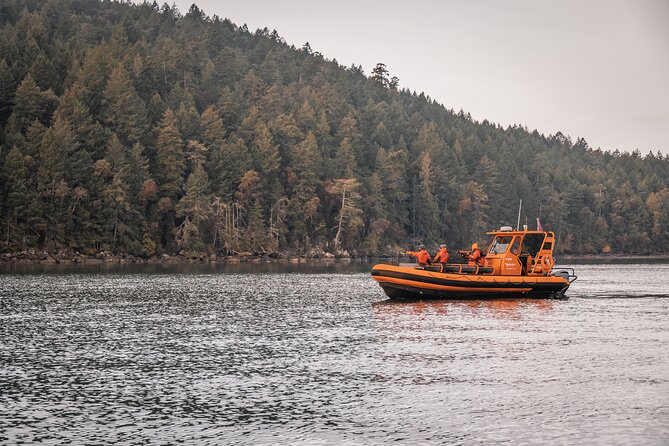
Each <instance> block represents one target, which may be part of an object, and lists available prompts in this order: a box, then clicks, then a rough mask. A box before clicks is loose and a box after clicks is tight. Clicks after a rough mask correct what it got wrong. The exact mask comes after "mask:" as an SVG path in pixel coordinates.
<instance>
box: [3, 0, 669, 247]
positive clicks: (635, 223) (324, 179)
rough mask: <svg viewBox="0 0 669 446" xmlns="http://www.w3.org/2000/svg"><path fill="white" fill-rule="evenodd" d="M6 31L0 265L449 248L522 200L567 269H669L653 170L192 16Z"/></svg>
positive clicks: (668, 168)
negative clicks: (627, 257)
mask: <svg viewBox="0 0 669 446" xmlns="http://www.w3.org/2000/svg"><path fill="white" fill-rule="evenodd" d="M0 27H1V28H2V30H1V32H2V36H3V39H2V42H1V43H0V160H1V161H2V164H1V168H0V179H1V184H0V216H1V217H2V218H1V219H0V228H1V229H2V236H1V237H0V240H1V245H0V248H1V249H5V250H17V249H25V248H30V247H37V248H46V249H50V250H59V249H73V250H81V251H90V250H91V249H93V250H99V249H110V250H114V251H117V252H124V253H132V254H137V255H144V256H150V255H156V254H161V253H165V252H167V253H170V252H179V251H185V252H200V253H205V252H206V253H209V252H221V253H233V252H256V253H263V252H264V253H273V252H277V251H292V252H295V253H308V252H318V251H322V250H329V251H331V252H343V251H348V252H350V253H358V254H364V253H392V252H395V250H396V247H398V246H402V245H403V246H404V247H410V246H409V245H411V244H413V243H416V242H418V241H422V242H424V243H425V244H427V245H428V246H431V245H432V244H433V243H439V242H447V243H448V244H449V246H452V247H453V248H456V247H458V246H460V247H465V246H468V245H469V243H471V242H472V241H474V240H475V241H479V242H483V241H485V238H484V237H485V236H484V232H485V231H486V230H488V229H493V228H497V227H499V226H500V225H502V224H512V225H514V224H515V222H516V218H517V216H516V212H517V206H518V201H519V200H520V199H521V198H522V199H523V209H524V212H523V215H522V217H521V224H524V223H525V221H526V220H527V221H528V223H529V225H530V226H533V225H534V222H535V219H536V218H537V217H540V219H541V222H542V224H543V225H544V228H546V229H548V230H553V231H555V232H556V235H557V237H558V247H557V248H558V250H560V251H565V252H573V253H600V252H612V253H616V252H625V253H653V252H668V251H669V229H667V228H669V225H667V219H668V218H669V157H667V156H665V155H662V154H660V153H650V154H649V155H647V156H645V157H642V156H641V155H640V154H639V153H638V152H633V153H620V152H618V151H615V152H604V151H602V150H599V149H597V150H594V149H592V148H591V147H589V146H588V144H587V142H586V141H585V140H583V139H582V138H579V139H577V140H576V142H573V141H572V140H571V139H570V138H569V137H566V136H565V135H563V134H561V133H557V134H556V135H549V136H546V135H541V134H539V133H538V132H536V131H534V132H529V131H528V130H527V129H526V128H523V127H520V126H511V127H508V128H502V127H500V126H499V125H496V124H492V123H489V122H488V121H483V122H477V121H474V120H473V119H472V118H471V116H470V115H469V114H466V113H464V112H462V111H461V112H459V113H454V112H453V111H452V110H448V109H446V108H445V107H444V106H443V105H441V104H438V103H436V102H435V101H433V100H431V99H430V98H429V97H428V96H426V95H425V94H422V93H421V94H416V93H411V92H410V91H408V90H400V89H399V86H398V80H397V78H395V77H391V75H390V73H389V72H388V69H387V68H386V66H385V65H384V64H382V63H380V64H377V65H376V67H374V68H373V70H372V72H371V76H370V77H366V76H365V75H364V73H363V71H362V67H356V66H352V67H350V68H345V67H342V66H340V65H339V64H338V63H337V62H336V61H334V60H328V59H326V58H325V57H323V56H322V55H321V54H320V53H318V52H315V51H314V50H313V49H311V47H310V46H309V45H308V44H307V45H305V46H304V47H303V48H300V49H298V48H295V47H292V46H289V45H287V44H286V43H285V42H284V41H283V39H281V38H280V37H279V36H278V35H277V34H276V32H274V33H271V32H269V31H268V30H266V29H265V30H259V31H258V32H256V33H250V32H249V31H248V29H246V27H241V28H240V27H237V26H235V25H233V24H232V23H230V22H229V21H227V20H224V21H221V20H219V19H218V18H216V19H210V18H208V17H206V16H205V14H204V12H203V11H202V10H200V9H199V8H197V7H196V6H193V7H191V8H190V10H189V11H188V13H187V14H186V15H185V16H183V17H182V16H181V15H180V14H179V12H178V11H177V10H176V9H174V8H171V7H169V6H167V5H164V6H163V7H161V8H158V7H157V6H153V5H150V4H148V3H145V4H141V5H135V4H132V3H128V2H98V1H94V0H76V1H75V0H64V1H61V2H58V4H57V5H56V4H55V3H54V2H50V1H46V0H31V1H25V0H16V1H13V2H10V3H9V4H8V5H7V6H6V7H3V17H2V20H0ZM411 247H413V246H411Z"/></svg>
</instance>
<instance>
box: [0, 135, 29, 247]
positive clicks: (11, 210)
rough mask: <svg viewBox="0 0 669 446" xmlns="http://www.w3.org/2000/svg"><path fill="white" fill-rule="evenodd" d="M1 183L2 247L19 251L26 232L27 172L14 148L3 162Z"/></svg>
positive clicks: (21, 158) (19, 152) (19, 153)
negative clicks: (3, 188)
mask: <svg viewBox="0 0 669 446" xmlns="http://www.w3.org/2000/svg"><path fill="white" fill-rule="evenodd" d="M1 174H2V177H1V178H2V182H3V184H4V186H5V188H6V192H5V193H6V197H7V200H6V203H5V212H3V214H4V215H5V216H6V221H3V222H1V224H2V225H3V226H4V227H5V230H4V231H3V232H4V234H3V235H4V237H3V239H4V240H3V241H4V246H5V248H6V249H20V248H22V247H23V246H24V235H25V231H26V227H25V225H26V207H27V206H28V205H29V204H30V202H29V200H28V187H27V184H26V180H27V172H26V168H25V165H24V159H23V155H22V154H21V151H20V150H19V149H18V148H17V147H16V146H14V147H12V150H10V151H9V153H8V154H7V157H6V158H5V160H4V164H3V168H2V172H1Z"/></svg>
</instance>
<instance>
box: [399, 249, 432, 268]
mask: <svg viewBox="0 0 669 446" xmlns="http://www.w3.org/2000/svg"><path fill="white" fill-rule="evenodd" d="M404 254H406V255H409V256H412V257H415V258H416V261H417V262H418V264H419V265H420V266H425V265H430V264H431V263H432V260H431V259H430V253H429V252H427V251H426V250H425V245H420V246H418V251H416V252H414V251H404Z"/></svg>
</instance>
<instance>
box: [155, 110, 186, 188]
mask: <svg viewBox="0 0 669 446" xmlns="http://www.w3.org/2000/svg"><path fill="white" fill-rule="evenodd" d="M156 131H157V135H158V137H157V140H156V158H157V164H158V171H157V175H156V176H157V179H158V186H159V188H160V191H161V193H160V194H161V196H162V197H167V198H170V199H172V200H173V201H175V200H177V199H178V198H179V196H180V195H181V189H182V186H183V177H182V175H183V172H184V168H185V155H184V143H183V140H182V139H181V134H180V133H179V129H178V128H177V123H176V118H175V117H174V113H172V110H171V109H169V108H168V109H167V110H166V111H165V114H164V115H163V119H162V121H161V122H160V126H159V127H158V128H157V129H156Z"/></svg>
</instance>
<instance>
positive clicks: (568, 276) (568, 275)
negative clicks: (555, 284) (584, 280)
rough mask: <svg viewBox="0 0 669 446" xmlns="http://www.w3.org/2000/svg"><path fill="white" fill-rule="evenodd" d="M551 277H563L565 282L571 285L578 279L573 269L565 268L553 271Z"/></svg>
mask: <svg viewBox="0 0 669 446" xmlns="http://www.w3.org/2000/svg"><path fill="white" fill-rule="evenodd" d="M570 270H571V271H570ZM551 275H552V276H557V277H562V278H563V279H564V280H566V281H567V282H569V283H572V282H573V281H574V280H576V279H577V277H576V273H574V269H573V268H564V269H558V270H553V273H552V274H551Z"/></svg>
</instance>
